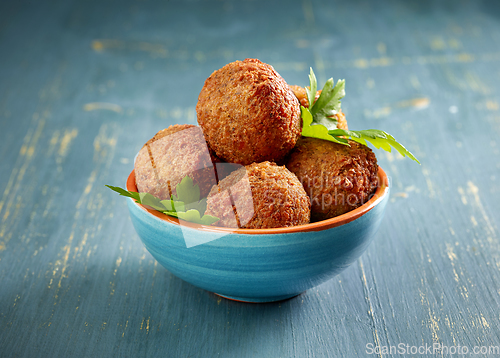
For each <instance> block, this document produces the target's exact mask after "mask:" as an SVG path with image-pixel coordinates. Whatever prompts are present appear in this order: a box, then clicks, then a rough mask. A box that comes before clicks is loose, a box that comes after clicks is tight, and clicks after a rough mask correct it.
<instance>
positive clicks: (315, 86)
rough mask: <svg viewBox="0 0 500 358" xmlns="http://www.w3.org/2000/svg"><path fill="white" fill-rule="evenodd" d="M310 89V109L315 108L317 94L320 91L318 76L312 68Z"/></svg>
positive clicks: (307, 91) (307, 90)
mask: <svg viewBox="0 0 500 358" xmlns="http://www.w3.org/2000/svg"><path fill="white" fill-rule="evenodd" d="M309 69H310V71H309V87H306V93H307V100H308V101H309V108H311V107H313V106H314V99H315V98H316V92H317V91H318V82H317V81H316V75H315V74H314V71H313V69H312V67H309Z"/></svg>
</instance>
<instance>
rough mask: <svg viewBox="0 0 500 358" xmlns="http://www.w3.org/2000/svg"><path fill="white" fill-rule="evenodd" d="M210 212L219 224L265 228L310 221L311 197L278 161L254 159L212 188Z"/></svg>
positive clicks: (207, 213) (207, 211) (207, 212)
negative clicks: (254, 160) (258, 161)
mask: <svg viewBox="0 0 500 358" xmlns="http://www.w3.org/2000/svg"><path fill="white" fill-rule="evenodd" d="M205 214H206V215H213V216H216V217H218V218H219V221H218V222H217V223H216V224H215V225H217V226H224V227H233V228H247V229H263V228H277V227H290V226H297V225H303V224H307V223H309V219H310V201H309V197H308V196H307V195H306V192H305V191H304V188H303V186H302V184H301V183H300V181H299V180H298V179H297V177H296V176H295V175H294V174H293V173H291V172H290V171H289V170H288V169H287V168H286V167H284V166H278V165H276V164H275V163H270V162H262V163H253V164H251V165H247V166H246V167H242V168H240V169H238V170H237V171H235V172H233V173H231V174H230V175H229V176H228V177H226V178H225V179H223V180H221V181H220V182H219V184H218V185H216V186H214V187H213V188H212V190H211V191H210V194H209V195H208V199H207V210H206V212H205Z"/></svg>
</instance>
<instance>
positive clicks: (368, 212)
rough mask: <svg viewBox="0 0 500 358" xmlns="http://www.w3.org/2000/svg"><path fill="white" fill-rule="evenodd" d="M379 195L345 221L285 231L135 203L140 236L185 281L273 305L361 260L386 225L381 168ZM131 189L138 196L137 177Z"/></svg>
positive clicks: (130, 180) (132, 179) (129, 185)
mask: <svg viewBox="0 0 500 358" xmlns="http://www.w3.org/2000/svg"><path fill="white" fill-rule="evenodd" d="M378 179H379V185H378V188H377V189H376V192H375V194H374V196H373V197H372V198H371V199H370V200H369V201H368V202H367V203H365V204H364V205H362V206H361V207H359V208H357V209H355V210H353V211H351V212H349V213H346V214H343V215H340V216H338V217H335V218H332V219H328V220H324V221H321V222H316V223H311V224H307V225H301V226H295V227H289V228H277V229H229V228H218V227H214V226H203V225H198V224H193V223H188V222H185V221H183V220H178V219H176V218H173V217H170V216H167V215H165V214H162V213H160V212H157V211H155V210H150V209H147V208H146V207H144V206H142V205H140V204H137V203H136V202H135V201H134V200H133V199H131V198H127V205H128V209H129V212H130V217H131V219H132V223H133V225H134V228H135V230H136V231H137V234H138V235H139V237H140V239H141V240H142V242H143V243H144V246H145V247H146V249H147V250H148V251H149V252H150V253H151V255H152V256H153V257H154V258H155V259H156V260H157V261H158V262H159V263H160V264H161V265H162V266H164V267H165V268H166V269H167V270H169V271H170V272H171V273H173V274H174V275H176V276H177V277H179V278H181V279H183V280H185V281H186V282H189V283H191V284H193V285H195V286H197V287H200V288H202V289H205V290H207V291H211V292H214V293H216V294H218V295H220V296H223V297H226V298H230V299H235V300H240V301H246V302H272V301H279V300H282V299H286V298H290V297H293V296H296V295H298V294H300V293H302V292H304V291H305V290H307V289H310V288H312V287H315V286H317V285H319V284H321V283H323V282H325V281H327V280H329V279H331V278H332V277H334V276H335V275H337V274H338V273H340V272H341V271H342V270H344V269H345V268H346V267H348V266H349V265H350V264H352V263H353V262H354V261H356V260H357V259H358V258H359V257H360V255H361V254H362V253H363V252H364V251H365V250H366V248H367V247H368V245H369V244H370V242H371V240H372V238H373V236H374V233H375V232H376V231H377V229H378V227H379V225H380V222H381V220H382V218H383V215H384V211H385V206H386V204H387V201H388V199H389V191H390V184H389V180H388V178H387V176H386V174H385V172H384V171H383V170H382V169H381V168H379V171H378ZM127 190H130V191H137V187H136V186H135V176H134V172H133V171H132V173H130V176H129V178H128V180H127Z"/></svg>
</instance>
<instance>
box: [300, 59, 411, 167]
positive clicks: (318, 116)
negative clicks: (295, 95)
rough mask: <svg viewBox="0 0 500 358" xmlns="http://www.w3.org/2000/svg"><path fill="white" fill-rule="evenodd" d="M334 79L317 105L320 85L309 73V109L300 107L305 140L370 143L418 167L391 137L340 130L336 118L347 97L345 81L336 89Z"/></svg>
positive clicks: (382, 133) (307, 90) (340, 82)
mask: <svg viewBox="0 0 500 358" xmlns="http://www.w3.org/2000/svg"><path fill="white" fill-rule="evenodd" d="M333 83H334V82H333V78H330V79H329V80H328V81H326V83H325V85H324V87H323V89H322V90H321V94H320V96H319V98H318V99H317V100H316V101H315V97H316V91H317V88H318V83H317V81H316V76H315V75H314V71H313V70H312V68H311V69H310V73H309V87H306V93H307V99H308V101H309V108H306V107H303V106H300V112H301V116H302V136H304V137H312V138H318V139H324V140H328V141H330V142H334V143H339V144H344V145H349V142H348V141H347V138H350V139H351V140H353V141H355V142H358V143H361V144H363V145H367V143H366V142H367V141H368V142H370V143H372V144H373V145H374V146H375V148H377V149H380V148H382V149H383V150H385V151H387V152H390V151H391V147H392V148H395V149H396V150H397V151H398V152H399V153H400V154H401V155H402V156H403V157H408V158H410V159H412V160H414V161H416V162H417V163H418V164H420V162H419V161H418V159H417V158H416V157H415V156H414V155H413V154H412V153H411V152H410V151H409V150H408V149H406V148H405V147H404V146H403V145H402V144H400V143H398V142H397V141H396V139H394V137H393V136H392V135H390V134H389V133H387V132H384V131H381V130H378V129H366V130H360V131H352V130H346V129H340V128H337V119H336V118H335V114H337V113H339V112H340V100H341V99H342V98H343V97H344V96H345V80H338V81H337V84H336V85H335V86H334V85H333Z"/></svg>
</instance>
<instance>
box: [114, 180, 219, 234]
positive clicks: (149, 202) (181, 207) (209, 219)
mask: <svg viewBox="0 0 500 358" xmlns="http://www.w3.org/2000/svg"><path fill="white" fill-rule="evenodd" d="M106 186H107V187H108V188H110V189H111V190H113V191H116V192H117V193H119V194H120V195H122V196H125V197H128V198H132V199H134V200H135V201H136V202H137V203H139V204H142V205H145V206H149V207H151V208H153V209H154V210H157V211H160V212H162V213H164V214H167V215H170V216H174V217H176V218H179V219H182V220H185V221H189V222H192V223H195V224H202V225H211V224H213V223H215V222H217V221H218V220H219V218H217V217H215V216H211V215H204V214H200V213H205V210H206V208H207V199H206V198H202V199H200V187H199V186H198V185H197V184H194V183H193V179H191V178H190V177H189V176H187V175H186V176H185V177H184V178H183V179H182V180H181V182H180V183H179V184H177V185H176V187H175V189H176V192H177V195H172V196H171V198H170V199H167V200H161V199H159V198H157V197H156V196H154V195H152V194H150V193H137V192H135V191H128V190H125V189H123V188H120V187H117V186H111V185H106Z"/></svg>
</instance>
